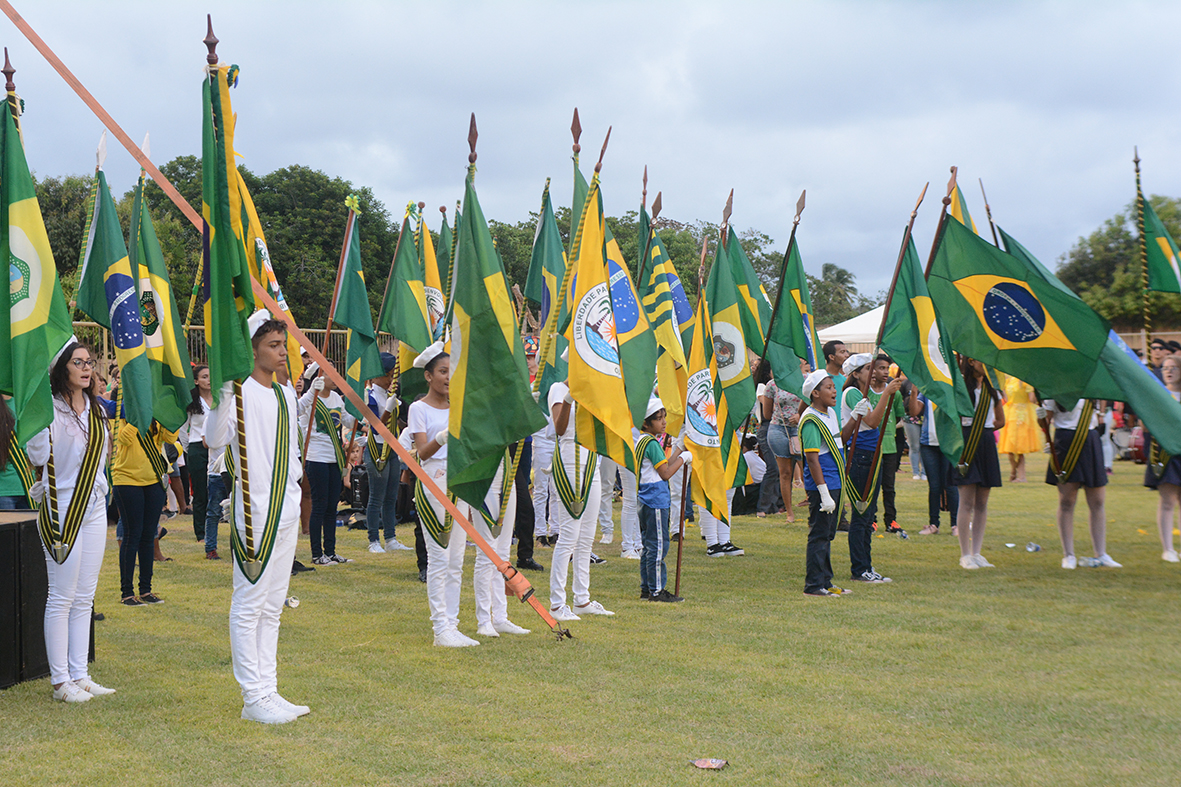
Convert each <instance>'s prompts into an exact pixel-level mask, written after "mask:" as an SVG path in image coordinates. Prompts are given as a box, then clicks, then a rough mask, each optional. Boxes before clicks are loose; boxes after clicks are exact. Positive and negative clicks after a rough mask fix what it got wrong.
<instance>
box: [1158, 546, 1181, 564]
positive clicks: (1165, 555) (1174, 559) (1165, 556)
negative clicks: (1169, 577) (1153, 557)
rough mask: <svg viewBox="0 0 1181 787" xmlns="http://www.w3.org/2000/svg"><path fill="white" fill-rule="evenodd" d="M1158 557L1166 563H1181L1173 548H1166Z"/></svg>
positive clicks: (1180, 558)
mask: <svg viewBox="0 0 1181 787" xmlns="http://www.w3.org/2000/svg"><path fill="white" fill-rule="evenodd" d="M1160 559H1161V560H1163V561H1165V562H1166V563H1181V557H1178V555H1177V550H1175V549H1166V550H1165V551H1164V552H1161V555H1160Z"/></svg>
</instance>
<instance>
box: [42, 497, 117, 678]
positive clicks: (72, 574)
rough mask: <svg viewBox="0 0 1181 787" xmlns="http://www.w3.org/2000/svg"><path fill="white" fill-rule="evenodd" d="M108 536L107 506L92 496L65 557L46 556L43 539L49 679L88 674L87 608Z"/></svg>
mask: <svg viewBox="0 0 1181 787" xmlns="http://www.w3.org/2000/svg"><path fill="white" fill-rule="evenodd" d="M63 513H64V512H63ZM106 542H107V512H106V511H105V509H104V507H103V506H101V505H96V504H95V502H94V501H91V504H90V505H89V506H88V507H87V509H86V513H85V514H84V515H83V519H82V526H81V527H80V528H79V529H78V539H77V540H76V541H75V542H74V548H73V549H71V550H70V556H69V557H68V558H66V562H65V563H62V564H61V565H60V566H59V565H58V564H57V563H55V562H54V560H53V558H51V557H50V556H49V552H48V551H47V550H46V549H45V544H44V543H43V544H42V545H41V551H42V552H44V553H45V572H46V573H47V574H48V575H49V596H48V598H46V600H45V653H46V655H47V656H48V657H49V680H50V682H52V683H53V684H54V685H57V684H59V683H65V682H66V681H68V680H74V681H77V680H83V679H85V678H88V677H90V675H89V673H88V671H87V666H86V659H87V656H89V655H90V614H91V610H92V609H93V607H94V591H95V588H97V587H98V572H99V570H100V569H101V568H102V565H103V550H104V549H105V548H106Z"/></svg>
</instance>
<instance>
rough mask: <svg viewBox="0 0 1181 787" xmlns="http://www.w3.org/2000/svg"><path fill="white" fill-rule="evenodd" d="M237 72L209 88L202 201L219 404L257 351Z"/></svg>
mask: <svg viewBox="0 0 1181 787" xmlns="http://www.w3.org/2000/svg"><path fill="white" fill-rule="evenodd" d="M237 73H238V67H237V66H226V65H219V66H218V67H217V68H216V69H214V70H212V71H211V73H210V74H209V77H208V78H207V79H206V80H205V82H204V99H205V100H204V110H205V112H204V115H205V118H204V133H203V135H202V145H201V199H202V202H203V205H202V213H203V216H204V218H205V227H204V233H203V234H204V238H203V239H202V240H203V246H204V249H203V252H204V255H205V260H204V263H205V264H204V265H203V266H202V270H203V271H204V282H203V283H204V295H205V350H206V357H207V358H208V361H209V384H210V385H211V386H212V387H213V403H214V406H215V407H216V406H217V404H218V400H219V396H220V391H221V386H222V384H223V383H226V382H228V381H230V380H241V379H243V378H246V377H248V376H250V373H251V372H253V371H254V349H253V347H252V345H251V342H250V334H249V329H248V328H247V326H246V319H247V318H248V317H249V316H250V315H251V313H252V312H253V311H254V292H253V291H252V289H251V285H250V267H249V263H248V261H247V256H246V228H245V227H244V225H243V224H242V216H243V210H242V198H241V195H240V194H239V191H238V183H237V177H238V173H237V169H236V165H235V161H234V111H233V107H232V106H231V104H230V86H231V85H232V84H235V83H236V82H237Z"/></svg>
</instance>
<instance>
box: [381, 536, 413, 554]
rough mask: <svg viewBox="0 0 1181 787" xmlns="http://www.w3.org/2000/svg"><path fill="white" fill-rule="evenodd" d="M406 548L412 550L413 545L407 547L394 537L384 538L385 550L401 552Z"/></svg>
mask: <svg viewBox="0 0 1181 787" xmlns="http://www.w3.org/2000/svg"><path fill="white" fill-rule="evenodd" d="M408 549H409V550H413V549H414V547H408V546H406V545H405V544H403V543H402V542H401V541H399V540H398V539H396V538H387V539H386V540H385V551H386V552H401V551H404V550H408Z"/></svg>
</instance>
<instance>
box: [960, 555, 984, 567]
mask: <svg viewBox="0 0 1181 787" xmlns="http://www.w3.org/2000/svg"><path fill="white" fill-rule="evenodd" d="M960 568H967V569H973V568H980V566H978V565H977V564H976V556H975V555H961V556H960Z"/></svg>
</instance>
